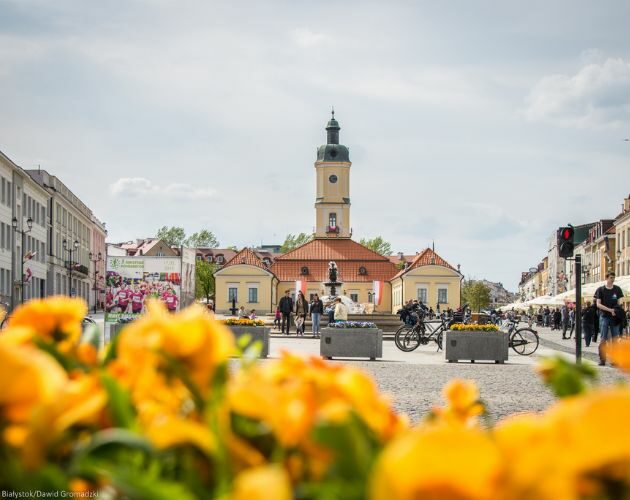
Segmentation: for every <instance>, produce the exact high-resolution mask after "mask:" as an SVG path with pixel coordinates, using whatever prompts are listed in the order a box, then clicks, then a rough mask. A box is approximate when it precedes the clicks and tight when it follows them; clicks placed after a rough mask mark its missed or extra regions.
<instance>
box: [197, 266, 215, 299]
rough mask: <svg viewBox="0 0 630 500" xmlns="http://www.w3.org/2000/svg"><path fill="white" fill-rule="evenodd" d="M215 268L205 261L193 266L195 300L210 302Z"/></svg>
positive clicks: (212, 293)
mask: <svg viewBox="0 0 630 500" xmlns="http://www.w3.org/2000/svg"><path fill="white" fill-rule="evenodd" d="M216 270H217V266H216V265H215V264H212V263H210V262H206V261H205V260H198V261H197V263H196V264H195V298H197V299H201V298H205V299H206V300H210V297H212V296H213V295H214V272H215V271H216Z"/></svg>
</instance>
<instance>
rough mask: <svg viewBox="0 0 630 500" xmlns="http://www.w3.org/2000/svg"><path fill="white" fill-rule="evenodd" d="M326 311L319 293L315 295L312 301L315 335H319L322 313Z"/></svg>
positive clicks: (311, 310)
mask: <svg viewBox="0 0 630 500" xmlns="http://www.w3.org/2000/svg"><path fill="white" fill-rule="evenodd" d="M323 313H324V303H323V302H322V301H321V299H320V298H319V295H317V294H315V295H313V300H312V301H311V309H310V315H311V321H312V322H313V337H319V322H320V320H321V318H322V314H323Z"/></svg>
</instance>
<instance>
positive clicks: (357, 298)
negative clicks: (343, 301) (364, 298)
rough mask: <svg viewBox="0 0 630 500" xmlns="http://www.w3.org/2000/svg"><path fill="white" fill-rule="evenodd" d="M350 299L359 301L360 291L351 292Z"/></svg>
mask: <svg viewBox="0 0 630 500" xmlns="http://www.w3.org/2000/svg"><path fill="white" fill-rule="evenodd" d="M350 300H351V301H352V302H359V294H358V293H351V294H350Z"/></svg>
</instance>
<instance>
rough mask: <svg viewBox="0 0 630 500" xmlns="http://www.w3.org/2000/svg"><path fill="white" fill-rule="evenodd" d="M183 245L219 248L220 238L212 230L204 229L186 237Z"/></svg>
mask: <svg viewBox="0 0 630 500" xmlns="http://www.w3.org/2000/svg"><path fill="white" fill-rule="evenodd" d="M183 245H184V246H185V247H188V248H218V246H219V240H218V239H217V237H216V236H215V235H214V233H213V232H212V231H208V230H207V229H202V230H201V231H198V232H196V233H193V234H191V235H190V236H189V237H188V238H186V239H185V240H184V242H183Z"/></svg>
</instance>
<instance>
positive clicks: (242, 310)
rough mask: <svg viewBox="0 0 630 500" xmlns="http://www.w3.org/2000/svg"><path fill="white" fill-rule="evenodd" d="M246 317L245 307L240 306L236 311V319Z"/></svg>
mask: <svg viewBox="0 0 630 500" xmlns="http://www.w3.org/2000/svg"><path fill="white" fill-rule="evenodd" d="M248 317H249V316H248V314H247V311H245V306H241V307H240V308H239V309H238V319H247V318H248Z"/></svg>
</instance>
